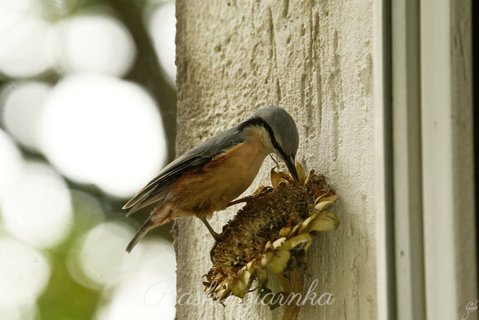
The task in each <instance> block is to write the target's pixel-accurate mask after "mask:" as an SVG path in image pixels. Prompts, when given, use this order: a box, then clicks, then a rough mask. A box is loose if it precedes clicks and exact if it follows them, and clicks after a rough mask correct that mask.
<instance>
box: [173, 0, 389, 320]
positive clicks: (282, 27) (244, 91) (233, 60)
mask: <svg viewBox="0 0 479 320" xmlns="http://www.w3.org/2000/svg"><path fill="white" fill-rule="evenodd" d="M373 11H374V9H373V0H349V1H346V0H338V1H326V0H324V1H273V0H270V1H253V0H252V1H246V0H245V1H235V0H230V1H226V0H224V1H223V0H222V1H219V0H215V1H186V0H177V19H178V24H177V33H178V34H177V65H178V78H177V83H178V131H177V132H178V133H177V134H178V135H177V141H178V142H177V143H178V145H177V150H178V152H179V153H182V152H184V151H185V150H187V149H188V148H190V147H192V146H194V145H195V144H197V143H199V142H200V141H202V140H204V139H205V138H207V137H210V136H212V135H214V134H216V133H218V132H220V131H222V130H224V129H226V128H228V127H231V126H234V125H236V124H237V123H238V122H239V121H240V120H241V119H244V118H245V117H246V116H247V115H248V114H249V113H250V112H251V111H252V110H254V109H255V108H257V107H258V106H261V105H264V104H278V105H280V106H282V107H284V108H286V109H287V110H288V111H289V112H290V113H291V115H292V116H293V117H294V118H295V119H296V121H297V124H298V129H299V132H300V139H301V140H300V144H301V145H300V149H299V152H298V159H299V160H303V161H305V162H306V163H307V165H308V166H309V167H310V168H314V169H315V170H316V171H317V172H320V173H323V174H325V175H327V176H328V177H329V178H330V182H331V183H332V185H333V186H334V187H335V189H336V191H337V193H338V194H339V196H340V201H341V208H340V211H339V217H340V219H341V222H342V224H341V226H340V228H339V229H338V230H337V231H336V232H334V233H328V234H323V235H320V236H319V237H318V238H317V240H316V241H315V245H314V246H313V248H312V249H311V250H310V253H309V263H308V274H307V275H306V285H309V284H310V283H311V281H313V280H314V279H317V280H318V281H319V285H318V287H317V288H316V291H317V292H319V293H323V292H330V293H332V294H333V295H334V298H335V302H334V303H333V305H331V306H304V307H303V308H302V310H301V313H300V319H335V320H338V319H377V301H378V300H377V274H378V273H377V266H376V263H377V260H376V239H377V233H376V230H377V229H378V227H377V226H376V221H377V219H376V216H377V215H383V214H384V213H383V212H382V211H381V212H379V211H380V210H378V208H376V207H375V203H377V197H379V196H378V195H376V194H375V193H376V190H378V188H377V185H376V184H377V182H376V181H377V180H378V179H377V167H378V163H377V161H378V159H379V157H377V154H378V152H381V151H380V150H375V148H376V146H377V145H379V143H378V141H376V140H375V134H376V133H377V130H376V128H375V127H374V126H375V123H377V122H375V121H374V119H375V116H377V115H375V110H376V108H375V105H376V104H377V103H378V102H377V101H375V100H374V96H375V94H374V90H375V89H374V85H373V81H374V80H373V61H376V60H375V59H376V57H375V56H374V50H373V47H374V45H375V44H374V43H373V39H374V37H373ZM271 166H272V162H271V160H270V159H267V161H265V163H264V164H263V170H262V171H261V173H260V175H259V176H258V177H257V180H256V181H255V182H254V184H253V186H252V187H251V189H250V191H251V190H252V189H254V188H256V187H257V186H258V184H259V183H261V182H265V181H266V177H267V172H268V171H269V169H270V168H271ZM235 209H238V207H236V208H233V209H231V210H228V211H224V212H219V213H217V214H216V215H215V216H214V218H213V219H212V222H211V223H212V225H213V227H215V228H216V229H217V230H220V229H221V226H222V225H223V224H224V223H226V222H227V221H228V219H229V218H231V217H232V214H234V211H235ZM175 232H176V251H177V257H178V269H177V272H178V276H177V279H178V296H179V297H180V296H181V295H182V294H184V293H191V294H193V295H195V297H196V298H203V299H205V301H208V300H207V299H206V297H204V293H203V288H202V282H201V277H202V275H203V274H205V273H206V272H207V271H208V270H209V268H210V266H211V264H210V260H209V250H210V248H211V246H212V244H213V240H212V238H211V237H210V236H209V234H207V231H206V228H205V227H204V226H203V225H202V224H201V222H200V221H199V220H197V219H184V220H180V221H178V222H177V224H176V227H175ZM181 302H182V304H181V305H180V304H179V305H177V319H277V318H278V317H279V316H280V315H281V311H274V312H273V313H271V312H270V311H269V309H268V308H267V307H264V306H254V305H250V304H240V303H232V302H231V301H230V302H229V303H228V304H227V306H226V307H223V306H221V305H219V304H216V303H207V304H200V305H191V304H189V305H185V304H184V302H185V301H181Z"/></svg>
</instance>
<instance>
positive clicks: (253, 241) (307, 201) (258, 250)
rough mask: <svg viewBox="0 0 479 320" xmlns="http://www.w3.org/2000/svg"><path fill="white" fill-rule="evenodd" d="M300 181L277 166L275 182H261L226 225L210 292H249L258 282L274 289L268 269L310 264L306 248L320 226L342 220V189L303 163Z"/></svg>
mask: <svg viewBox="0 0 479 320" xmlns="http://www.w3.org/2000/svg"><path fill="white" fill-rule="evenodd" d="M296 166H297V169H298V173H299V175H300V182H299V183H297V184H296V183H294V182H293V179H292V178H291V176H290V175H289V174H287V173H285V172H277V171H275V170H274V169H273V170H271V183H272V187H260V188H258V190H256V192H255V193H254V194H253V195H252V196H250V197H248V198H247V200H246V205H245V206H244V207H243V208H242V209H241V210H240V211H239V212H238V214H237V215H236V216H235V217H234V218H233V220H231V221H230V222H229V223H228V224H226V225H225V226H224V227H223V231H222V233H221V235H220V238H219V239H218V240H217V241H216V243H215V245H214V247H213V248H212V250H211V260H212V262H213V266H212V268H211V269H210V271H209V272H208V273H207V274H206V275H205V276H204V279H205V280H204V282H203V283H204V285H205V287H206V289H205V290H206V291H207V293H208V295H209V296H210V297H212V298H213V299H214V300H219V301H223V300H224V299H226V298H227V297H229V296H230V295H234V296H237V297H239V298H244V296H245V295H246V293H248V292H249V291H251V288H252V286H253V285H255V287H257V288H258V290H259V293H260V295H261V294H265V293H267V292H271V291H270V290H269V289H268V288H267V287H266V285H267V282H268V274H270V273H273V274H282V275H285V274H288V273H289V272H292V271H294V270H297V269H298V268H299V267H301V266H303V265H304V258H305V253H306V252H307V251H308V248H309V247H310V245H311V243H312V237H311V235H312V234H314V232H318V231H328V230H335V229H336V228H337V227H338V226H339V220H338V218H337V217H336V213H335V212H334V209H335V207H336V200H337V197H336V194H335V192H334V191H333V190H332V188H331V187H330V186H329V185H328V183H327V181H326V178H325V177H324V176H322V175H318V174H315V173H314V171H311V172H310V173H309V175H308V176H307V177H306V176H305V173H304V170H303V168H302V167H301V165H299V164H297V165H296Z"/></svg>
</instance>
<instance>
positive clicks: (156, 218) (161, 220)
mask: <svg viewBox="0 0 479 320" xmlns="http://www.w3.org/2000/svg"><path fill="white" fill-rule="evenodd" d="M171 219H172V218H171V213H170V208H169V206H166V207H165V206H164V207H158V208H155V209H154V210H153V212H151V214H150V216H149V217H148V219H146V221H145V223H143V225H142V226H141V228H140V230H138V232H137V233H136V234H135V236H134V237H133V239H131V241H130V243H128V246H127V247H126V252H128V253H130V252H131V250H133V248H134V247H135V245H136V244H137V243H138V241H140V240H141V239H142V238H143V237H144V236H145V235H146V234H147V233H148V232H149V231H150V230H152V229H154V228H156V227H158V226H161V225H162V224H165V223H167V222H168V221H170V220H171Z"/></svg>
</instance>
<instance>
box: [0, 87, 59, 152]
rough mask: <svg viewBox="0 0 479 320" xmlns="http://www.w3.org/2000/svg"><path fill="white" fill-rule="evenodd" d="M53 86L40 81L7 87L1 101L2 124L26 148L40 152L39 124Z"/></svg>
mask: <svg viewBox="0 0 479 320" xmlns="http://www.w3.org/2000/svg"><path fill="white" fill-rule="evenodd" d="M50 90H51V86H50V85H48V84H46V83H44V82H39V81H25V82H17V83H14V84H10V85H7V86H6V88H5V89H4V90H3V92H2V95H1V100H0V107H1V108H0V110H1V111H2V112H1V120H2V121H1V122H2V125H3V126H4V127H5V128H6V129H7V131H8V132H9V133H10V134H11V135H12V136H13V137H14V138H15V139H16V140H17V141H18V142H20V143H21V144H22V145H24V146H25V147H27V148H29V149H32V150H35V151H38V149H39V142H38V137H39V134H40V132H39V122H40V118H41V114H42V111H43V107H44V104H45V100H46V98H47V97H48V94H49V93H50Z"/></svg>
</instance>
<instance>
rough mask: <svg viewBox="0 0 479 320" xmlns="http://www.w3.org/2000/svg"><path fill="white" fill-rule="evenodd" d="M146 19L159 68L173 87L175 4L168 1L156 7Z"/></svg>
mask: <svg viewBox="0 0 479 320" xmlns="http://www.w3.org/2000/svg"><path fill="white" fill-rule="evenodd" d="M146 19H147V21H148V23H147V24H148V30H149V33H150V37H151V38H152V40H153V44H154V46H155V51H156V55H157V57H158V60H159V61H160V65H161V68H162V69H163V71H164V72H165V73H166V75H167V76H168V77H167V78H168V80H169V82H170V83H171V84H172V85H173V86H174V85H175V83H176V64H175V34H176V16H175V2H174V1H169V2H167V3H165V4H162V5H160V6H158V8H157V9H155V10H154V11H153V13H151V15H147V17H146Z"/></svg>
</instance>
